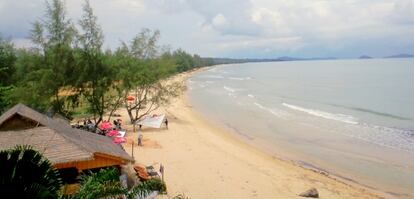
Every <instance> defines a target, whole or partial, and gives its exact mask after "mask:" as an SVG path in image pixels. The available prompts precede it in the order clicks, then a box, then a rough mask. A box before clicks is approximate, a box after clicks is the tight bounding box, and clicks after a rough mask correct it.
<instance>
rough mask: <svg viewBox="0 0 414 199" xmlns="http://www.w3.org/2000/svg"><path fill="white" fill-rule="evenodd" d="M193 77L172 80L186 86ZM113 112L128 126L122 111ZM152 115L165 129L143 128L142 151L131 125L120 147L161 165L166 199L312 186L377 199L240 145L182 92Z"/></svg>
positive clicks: (324, 193)
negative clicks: (164, 117)
mask: <svg viewBox="0 0 414 199" xmlns="http://www.w3.org/2000/svg"><path fill="white" fill-rule="evenodd" d="M193 73H194V72H190V73H183V74H179V75H177V76H175V77H174V78H178V79H179V80H181V81H182V82H185V81H186V79H187V78H188V77H189V76H191V75H192V74H193ZM118 112H119V113H120V114H121V115H122V119H123V120H124V121H128V120H127V119H128V118H127V114H126V112H124V110H123V109H121V110H119V111H118ZM156 113H157V114H162V113H165V114H166V115H167V117H168V120H169V128H168V129H166V128H165V127H162V128H161V129H152V128H145V127H144V128H143V129H142V134H143V146H140V147H139V146H137V145H136V143H137V141H136V140H137V136H138V133H133V132H132V127H131V125H124V127H125V128H126V129H127V132H128V133H127V135H126V137H127V143H124V144H123V146H124V148H125V150H126V151H127V152H128V153H129V154H130V155H132V153H133V156H134V158H135V160H136V163H139V164H144V165H147V166H148V165H153V166H154V167H155V168H156V169H158V168H159V166H160V164H162V165H163V166H164V168H165V182H166V184H167V190H168V196H169V197H173V196H176V195H178V194H182V195H184V196H186V197H189V198H301V197H299V196H298V194H300V193H301V192H304V191H306V190H308V189H310V188H313V187H314V188H316V189H317V190H318V192H319V196H320V198H380V195H382V194H381V193H380V192H376V191H374V190H368V189H366V188H364V187H362V186H359V185H357V184H349V183H344V182H343V181H342V180H338V179H335V178H332V177H330V176H329V175H328V174H326V173H325V174H324V173H321V172H317V171H313V170H309V169H305V168H302V167H300V166H298V165H295V164H294V163H292V162H290V161H287V160H282V159H279V158H276V157H274V156H271V155H270V154H267V153H265V152H263V151H261V150H259V149H257V148H255V147H253V146H251V145H249V144H247V143H245V142H244V141H243V140H242V139H239V138H238V137H237V136H236V135H234V134H233V133H231V132H228V131H227V130H226V129H224V128H221V127H219V126H216V125H214V124H213V123H212V122H210V121H208V120H207V119H206V118H204V117H203V116H202V115H201V114H200V113H198V112H197V111H195V110H194V109H193V107H192V106H191V104H190V103H189V101H188V96H187V95H186V92H184V93H183V94H182V95H180V96H179V97H178V98H175V99H174V100H172V102H171V104H169V105H168V106H165V107H161V108H160V109H159V110H158V111H156ZM132 145H134V147H133V152H132ZM382 196H383V195H382ZM386 197H387V198H389V197H390V196H386Z"/></svg>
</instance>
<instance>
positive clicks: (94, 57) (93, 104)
mask: <svg viewBox="0 0 414 199" xmlns="http://www.w3.org/2000/svg"><path fill="white" fill-rule="evenodd" d="M79 25H80V26H81V28H82V31H83V32H82V33H81V34H80V35H79V41H80V49H79V51H78V52H79V54H80V59H79V66H80V67H81V71H80V74H79V79H78V82H77V87H78V88H79V89H80V90H81V92H82V94H83V95H84V96H85V98H86V100H87V101H88V111H89V112H90V113H92V114H93V115H94V119H95V124H96V125H97V124H99V123H100V122H101V120H102V119H103V115H104V113H105V112H106V111H107V110H108V109H109V107H110V103H109V102H111V98H112V97H114V96H112V95H110V89H111V87H113V84H114V81H115V79H114V77H115V73H116V72H115V71H114V70H113V69H114V68H112V67H110V66H109V65H108V64H107V63H106V62H105V58H106V57H105V55H104V54H103V52H102V44H103V33H102V29H101V28H100V26H99V25H98V23H97V17H96V16H95V15H94V13H93V10H92V8H91V6H90V3H89V1H88V0H86V1H85V4H84V5H83V15H82V19H81V20H80V21H79Z"/></svg>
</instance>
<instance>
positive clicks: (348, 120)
mask: <svg viewBox="0 0 414 199" xmlns="http://www.w3.org/2000/svg"><path fill="white" fill-rule="evenodd" d="M282 105H283V106H285V107H288V108H290V109H293V110H296V111H301V112H305V113H308V114H310V115H313V116H317V117H322V118H325V119H330V120H335V121H339V122H344V123H348V124H358V123H359V122H358V119H356V118H354V117H352V116H350V115H344V114H335V113H328V112H325V111H320V110H314V109H307V108H303V107H300V106H295V105H291V104H287V103H282Z"/></svg>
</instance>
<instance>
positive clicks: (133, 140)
mask: <svg viewBox="0 0 414 199" xmlns="http://www.w3.org/2000/svg"><path fill="white" fill-rule="evenodd" d="M131 148H132V152H131V154H132V157H134V140H132V147H131Z"/></svg>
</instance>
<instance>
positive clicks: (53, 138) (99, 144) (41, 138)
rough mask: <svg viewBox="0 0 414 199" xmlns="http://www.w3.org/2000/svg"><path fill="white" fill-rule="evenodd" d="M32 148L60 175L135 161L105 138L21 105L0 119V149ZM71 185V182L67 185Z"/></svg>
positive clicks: (75, 173) (118, 146) (71, 174)
mask: <svg viewBox="0 0 414 199" xmlns="http://www.w3.org/2000/svg"><path fill="white" fill-rule="evenodd" d="M15 145H31V146H32V147H33V148H34V149H36V150H38V151H40V152H41V153H42V154H43V155H44V156H45V157H46V158H48V159H49V161H51V163H52V164H53V165H54V167H55V168H56V169H58V170H59V171H60V172H61V174H62V175H63V176H65V175H68V176H72V177H73V175H75V176H77V175H78V174H79V173H80V172H82V171H85V170H94V169H98V168H104V167H112V166H115V167H118V168H119V167H120V166H121V165H125V164H127V163H130V162H134V159H133V158H132V157H131V156H130V155H128V153H126V152H125V150H124V149H123V148H122V146H121V145H117V144H114V143H113V142H112V140H111V139H110V138H108V137H106V136H101V135H98V134H94V133H90V132H87V131H83V130H80V129H76V128H72V127H71V126H70V125H69V124H68V123H65V122H63V121H61V120H57V119H53V118H50V117H48V116H46V115H43V114H41V113H39V112H37V111H35V110H33V109H31V108H29V107H27V106H25V105H23V104H18V105H16V106H14V107H13V108H11V109H10V110H8V111H7V112H5V113H4V114H3V115H1V116H0V150H5V149H9V148H13V147H14V146H15ZM67 183H71V182H67Z"/></svg>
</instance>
